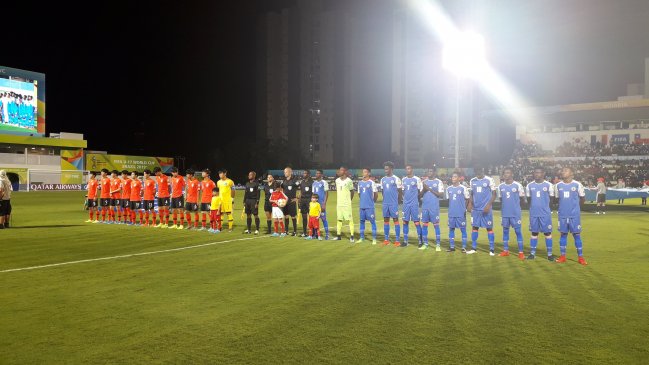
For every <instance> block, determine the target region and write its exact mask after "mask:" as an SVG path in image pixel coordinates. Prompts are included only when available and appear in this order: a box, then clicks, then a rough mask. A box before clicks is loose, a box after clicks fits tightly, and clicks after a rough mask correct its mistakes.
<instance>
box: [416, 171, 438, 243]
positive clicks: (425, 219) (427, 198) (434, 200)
mask: <svg viewBox="0 0 649 365" xmlns="http://www.w3.org/2000/svg"><path fill="white" fill-rule="evenodd" d="M436 173H437V172H436V171H435V168H432V169H429V170H428V172H427V175H428V176H427V177H426V178H424V181H423V182H422V183H423V196H422V198H421V224H422V227H421V236H422V238H423V240H424V245H423V246H422V247H420V248H421V249H426V248H428V224H429V223H433V227H435V251H441V250H442V249H441V248H440V238H441V237H440V232H439V200H440V199H441V198H443V197H444V184H443V183H442V181H441V180H440V179H438V178H437V177H436Z"/></svg>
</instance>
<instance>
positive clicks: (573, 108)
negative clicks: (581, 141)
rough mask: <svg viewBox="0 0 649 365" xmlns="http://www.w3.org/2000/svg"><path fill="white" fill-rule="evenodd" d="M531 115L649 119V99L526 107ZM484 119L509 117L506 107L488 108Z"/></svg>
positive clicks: (570, 118) (567, 119)
mask: <svg viewBox="0 0 649 365" xmlns="http://www.w3.org/2000/svg"><path fill="white" fill-rule="evenodd" d="M524 111H525V112H526V113H527V114H528V115H531V116H538V117H539V118H540V119H544V120H546V121H550V122H573V121H574V122H588V121H616V120H636V119H649V99H635V100H616V101H605V102H595V103H582V104H566V105H554V106H544V107H538V108H526V109H524ZM482 117H483V118H484V119H502V118H509V117H508V111H507V110H505V109H497V110H488V111H485V112H483V113H482Z"/></svg>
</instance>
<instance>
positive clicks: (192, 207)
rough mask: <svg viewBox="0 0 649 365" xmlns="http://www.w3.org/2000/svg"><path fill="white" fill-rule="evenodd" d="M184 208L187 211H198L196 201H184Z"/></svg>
mask: <svg viewBox="0 0 649 365" xmlns="http://www.w3.org/2000/svg"><path fill="white" fill-rule="evenodd" d="M185 210H186V211H188V212H198V203H185Z"/></svg>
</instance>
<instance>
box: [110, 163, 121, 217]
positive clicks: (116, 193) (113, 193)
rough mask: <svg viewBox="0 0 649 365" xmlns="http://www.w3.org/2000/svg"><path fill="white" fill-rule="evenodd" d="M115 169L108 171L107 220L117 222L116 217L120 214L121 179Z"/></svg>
mask: <svg viewBox="0 0 649 365" xmlns="http://www.w3.org/2000/svg"><path fill="white" fill-rule="evenodd" d="M117 175H118V172H117V170H113V171H111V173H110V210H109V211H108V217H109V221H110V222H111V223H119V219H118V217H121V216H122V213H121V212H120V208H121V201H120V199H121V197H122V180H120V179H119V177H118V176H117Z"/></svg>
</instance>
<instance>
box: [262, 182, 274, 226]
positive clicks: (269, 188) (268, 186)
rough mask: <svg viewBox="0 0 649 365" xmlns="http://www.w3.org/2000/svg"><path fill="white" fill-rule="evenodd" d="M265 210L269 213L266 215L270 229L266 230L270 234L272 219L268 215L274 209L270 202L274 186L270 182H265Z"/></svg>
mask: <svg viewBox="0 0 649 365" xmlns="http://www.w3.org/2000/svg"><path fill="white" fill-rule="evenodd" d="M263 189H264V212H266V213H267V215H266V225H267V226H268V230H267V231H266V233H267V234H270V229H271V228H270V227H271V225H272V220H271V219H269V218H268V217H269V216H270V213H271V212H272V211H273V205H272V204H271V203H270V196H271V195H272V194H273V191H274V189H273V187H272V186H271V184H270V183H268V182H267V183H266V184H264V188H263Z"/></svg>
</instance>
